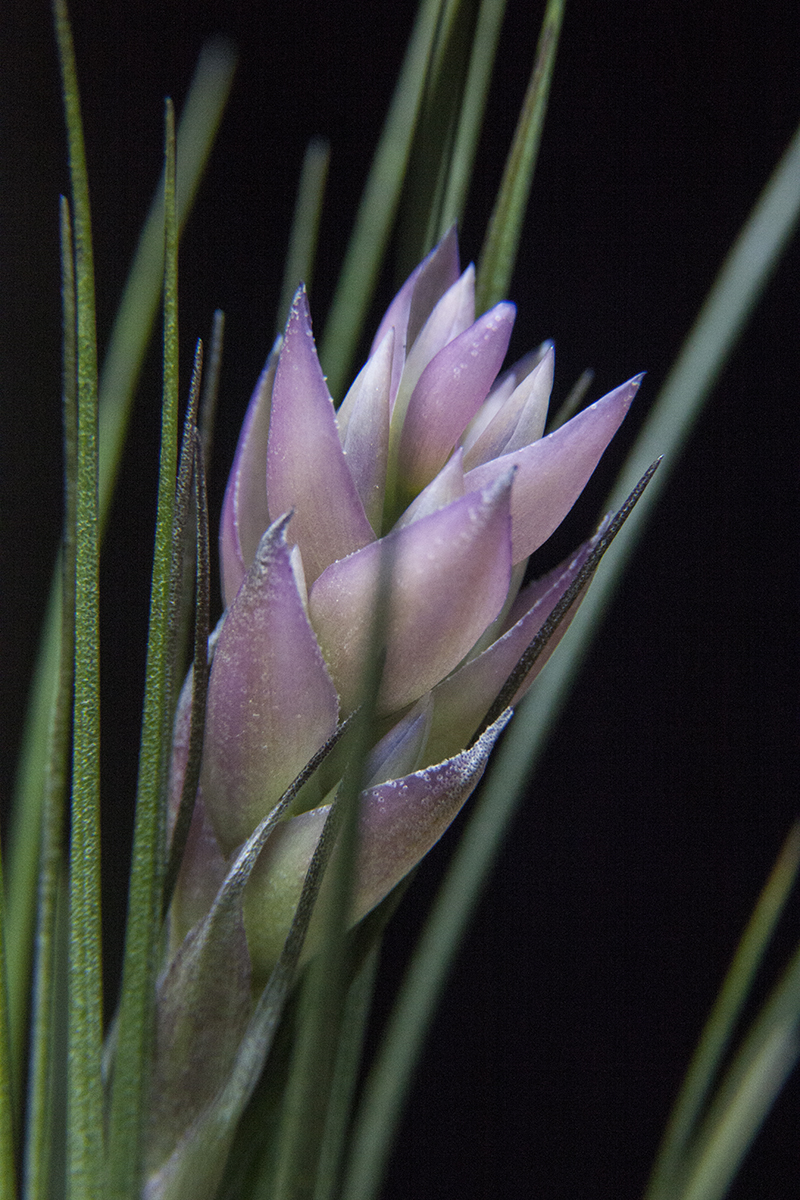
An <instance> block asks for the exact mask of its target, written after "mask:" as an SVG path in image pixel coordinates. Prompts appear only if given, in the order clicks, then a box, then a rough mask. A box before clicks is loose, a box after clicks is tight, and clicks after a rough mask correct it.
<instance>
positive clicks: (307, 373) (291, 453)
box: [267, 288, 375, 582]
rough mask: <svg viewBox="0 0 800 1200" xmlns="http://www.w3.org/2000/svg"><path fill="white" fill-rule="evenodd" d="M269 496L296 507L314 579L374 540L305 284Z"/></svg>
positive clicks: (279, 398)
mask: <svg viewBox="0 0 800 1200" xmlns="http://www.w3.org/2000/svg"><path fill="white" fill-rule="evenodd" d="M267 500H268V503H269V510H270V512H271V513H285V512H289V511H290V510H294V511H295V513H296V515H295V518H294V520H293V521H292V525H291V529H290V537H291V540H292V541H293V542H297V544H298V545H299V547H300V550H301V552H302V555H303V567H304V569H305V572H306V577H307V579H308V581H309V582H311V581H312V580H313V579H315V578H316V577H317V575H319V573H320V572H321V571H323V570H324V569H325V567H326V566H327V565H328V563H331V562H333V561H334V560H335V559H337V558H343V557H344V556H345V555H347V554H352V552H353V551H354V550H358V549H360V548H361V547H362V546H366V545H368V544H369V542H371V541H373V540H374V537H375V535H374V533H373V532H372V528H371V526H370V523H369V521H368V520H367V516H366V513H365V512H364V506H363V504H362V503H361V500H360V498H359V495H358V491H357V490H356V485H355V483H354V482H353V477H352V476H351V474H350V471H349V469H348V466H347V462H346V460H345V456H344V451H343V449H342V444H341V442H340V441H339V434H338V432H337V429H336V416H335V413H334V410H333V402H332V400H331V398H330V396H329V394H328V389H327V386H326V384H325V378H324V376H323V374H322V370H321V368H320V365H319V360H318V358H317V351H316V348H315V346H314V339H313V336H312V333H311V318H310V316H309V311H308V301H307V299H306V294H305V290H304V289H302V288H301V289H299V290H298V292H297V294H296V295H295V298H294V302H293V304H292V310H291V313H290V315H289V323H288V325H287V326H286V335H285V337H284V342H283V347H282V349H281V353H280V358H279V360H278V369H277V372H276V374H275V386H274V388H273V389H272V417H271V420H270V427H269V447H268V451H267Z"/></svg>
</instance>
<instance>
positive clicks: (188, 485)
mask: <svg viewBox="0 0 800 1200" xmlns="http://www.w3.org/2000/svg"><path fill="white" fill-rule="evenodd" d="M202 375H203V343H202V341H201V340H200V339H199V338H198V339H197V343H196V345H195V351H194V364H193V366H192V382H191V384H190V387H189V402H188V404H187V405H186V412H185V415H184V418H183V432H182V434H181V450H180V457H179V460H178V480H177V484H176V487H175V512H174V517H173V522H172V570H171V575H170V589H171V590H170V600H169V604H170V612H171V613H172V618H171V620H170V638H169V645H168V648H167V662H168V670H169V672H170V678H171V679H172V680H173V683H174V684H175V685H177V684H178V682H179V681H180V680H181V679H182V678H183V676H184V674H185V673H186V668H187V665H188V646H189V638H190V634H191V627H192V623H193V620H194V616H195V612H194V610H195V601H194V597H195V583H196V576H197V570H196V562H197V554H196V551H197V525H196V520H195V515H196V514H195V508H196V505H195V503H194V495H195V492H194V487H193V479H194V457H195V446H194V435H195V432H196V430H197V413H198V408H199V405H200V381H201V379H202Z"/></svg>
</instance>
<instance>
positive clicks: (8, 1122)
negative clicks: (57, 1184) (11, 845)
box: [0, 850, 17, 1200]
mask: <svg viewBox="0 0 800 1200" xmlns="http://www.w3.org/2000/svg"><path fill="white" fill-rule="evenodd" d="M5 907H6V905H5V893H4V891H3V855H2V850H0V1200H15V1198H16V1195H17V1167H16V1162H15V1160H14V1097H13V1092H12V1083H11V1039H10V1036H9V1035H10V1030H9V1026H8V989H7V987H6V954H5V936H4V932H5V915H6V914H5Z"/></svg>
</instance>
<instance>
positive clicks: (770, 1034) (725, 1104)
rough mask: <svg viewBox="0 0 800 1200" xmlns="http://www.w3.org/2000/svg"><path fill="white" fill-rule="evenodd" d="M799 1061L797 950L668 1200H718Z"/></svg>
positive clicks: (727, 1078)
mask: <svg viewBox="0 0 800 1200" xmlns="http://www.w3.org/2000/svg"><path fill="white" fill-rule="evenodd" d="M798 1057H800V947H798V949H797V950H796V951H795V953H794V955H793V957H792V960H791V962H790V963H789V966H788V967H787V969H786V971H785V973H784V975H783V978H782V979H781V980H780V982H779V983H778V984H777V986H776V987H775V989H774V990H773V992H772V994H771V995H770V997H769V998H768V1000H767V1002H766V1003H765V1004H764V1006H763V1008H762V1009H761V1011H760V1013H759V1015H758V1016H757V1017H756V1019H755V1021H754V1022H753V1025H752V1027H751V1029H750V1031H749V1032H748V1034H747V1037H746V1038H745V1039H744V1042H743V1044H742V1046H741V1048H740V1049H739V1051H738V1052H737V1054H736V1056H735V1057H734V1059H733V1062H732V1063H731V1065H730V1067H729V1069H728V1071H727V1072H726V1074H725V1077H724V1079H723V1080H722V1083H721V1084H720V1087H719V1089H718V1091H717V1093H716V1095H715V1096H714V1098H713V1101H712V1103H711V1105H710V1107H709V1110H708V1114H707V1116H706V1118H705V1120H704V1121H703V1124H702V1127H701V1129H700V1131H699V1133H698V1135H697V1138H696V1140H695V1143H694V1145H693V1146H692V1147H691V1149H690V1153H689V1154H688V1155H687V1157H686V1160H685V1161H684V1163H683V1164H682V1166H683V1170H682V1171H681V1172H680V1173H676V1176H675V1178H674V1179H673V1182H672V1188H671V1189H670V1190H669V1191H668V1192H665V1193H664V1195H668V1196H669V1197H670V1200H722V1197H723V1196H725V1195H726V1193H727V1191H728V1189H729V1188H730V1185H731V1183H732V1182H733V1180H734V1178H735V1176H736V1173H737V1171H738V1170H739V1167H740V1165H741V1163H742V1162H743V1161H744V1158H745V1156H746V1154H747V1152H748V1150H749V1149H750V1146H751V1144H752V1142H753V1139H754V1137H755V1135H756V1134H757V1133H758V1130H759V1129H760V1128H761V1125H762V1123H763V1121H764V1118H765V1117H766V1115H767V1113H768V1112H769V1110H770V1108H771V1107H772V1105H773V1103H774V1101H775V1099H776V1097H777V1096H778V1093H779V1092H780V1090H781V1088H782V1086H783V1084H784V1082H785V1081H786V1079H787V1077H788V1076H789V1074H790V1072H791V1071H792V1069H793V1067H794V1066H795V1064H796V1062H797V1059H798Z"/></svg>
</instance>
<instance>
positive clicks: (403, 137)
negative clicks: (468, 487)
mask: <svg viewBox="0 0 800 1200" xmlns="http://www.w3.org/2000/svg"><path fill="white" fill-rule="evenodd" d="M444 3H445V0H422V3H421V4H420V7H419V10H418V12H417V18H416V21H415V23H414V29H413V31H412V34H411V40H410V42H409V45H408V49H407V50H406V56H405V59H404V60H403V66H402V69H401V72H400V77H399V79H398V81H397V86H396V88H395V91H394V95H393V97H392V103H391V106H390V108H389V113H388V115H387V118H386V122H385V124H384V128H383V133H382V134H381V140H380V142H379V144H378V148H377V150H376V151H375V157H374V158H373V160H372V166H371V168H370V172H369V176H368V178H367V182H366V185H365V187H364V192H363V194H362V197H361V203H360V204H359V207H358V213H357V214H356V220H355V226H354V229H353V233H352V235H351V237H350V241H349V244H348V247H347V253H346V255H345V260H344V265H343V266H342V270H341V274H340V276H339V282H338V284H337V286H336V292H335V294H334V297H333V301H332V304H331V309H330V312H329V314H328V319H327V321H326V322H325V332H324V336H323V339H322V343H321V347H320V359H321V361H322V366H323V370H324V371H325V373H326V375H327V378H328V387H329V389H330V391H331V394H332V395H333V396H334V397H335V398H337V399H341V396H342V392H343V388H344V384H345V380H346V378H347V373H348V371H349V369H350V365H351V363H352V361H353V356H354V354H355V352H356V347H357V345H358V339H359V337H360V336H361V329H362V326H363V323H364V316H365V314H366V312H367V309H368V307H369V304H370V301H371V299H372V295H373V292H374V290H375V283H376V280H377V277H378V271H379V269H380V265H381V262H382V261H383V256H384V254H385V252H386V246H387V243H388V240H389V235H390V233H391V230H392V225H393V224H394V219H395V215H396V213H397V206H398V204H399V201H400V193H401V191H402V187H403V181H404V178H405V172H406V165H407V163H408V156H409V154H410V153H411V142H412V138H413V136H414V129H415V126H416V122H417V117H418V115H419V110H420V105H421V104H422V97H423V94H424V89H425V82H426V78H427V73H428V64H429V61H430V56H431V53H432V50H433V46H434V43H435V39H436V32H437V27H438V24H439V21H440V19H441V12H442V8H443V5H444Z"/></svg>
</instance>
